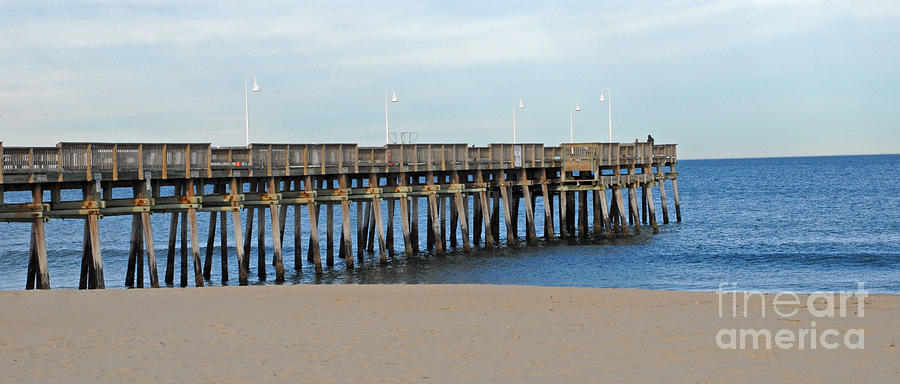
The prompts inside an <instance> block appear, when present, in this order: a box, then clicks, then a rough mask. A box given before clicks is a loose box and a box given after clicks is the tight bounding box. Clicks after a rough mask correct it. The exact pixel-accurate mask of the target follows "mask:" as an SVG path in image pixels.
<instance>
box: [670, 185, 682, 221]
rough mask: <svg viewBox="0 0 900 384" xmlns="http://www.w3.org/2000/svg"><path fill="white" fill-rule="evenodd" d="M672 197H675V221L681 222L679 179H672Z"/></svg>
mask: <svg viewBox="0 0 900 384" xmlns="http://www.w3.org/2000/svg"><path fill="white" fill-rule="evenodd" d="M672 198H674V199H675V221H676V222H678V223H680V222H681V202H680V201H679V200H678V180H676V179H672Z"/></svg>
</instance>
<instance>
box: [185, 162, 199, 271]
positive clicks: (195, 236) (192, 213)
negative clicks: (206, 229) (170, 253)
mask: <svg viewBox="0 0 900 384" xmlns="http://www.w3.org/2000/svg"><path fill="white" fill-rule="evenodd" d="M187 161H188V162H190V157H188V159H187ZM187 197H194V179H188V181H187ZM187 215H188V222H189V223H190V224H189V225H190V231H191V254H192V255H193V259H194V285H196V286H197V287H202V286H203V264H202V261H201V260H200V233H199V232H198V230H197V209H196V208H193V206H191V208H188V210H187Z"/></svg>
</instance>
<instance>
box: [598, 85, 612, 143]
mask: <svg viewBox="0 0 900 384" xmlns="http://www.w3.org/2000/svg"><path fill="white" fill-rule="evenodd" d="M603 91H606V96H604V95H603ZM600 102H601V103H602V102H607V103H609V142H610V143H612V93H611V92H610V91H609V88H601V89H600Z"/></svg>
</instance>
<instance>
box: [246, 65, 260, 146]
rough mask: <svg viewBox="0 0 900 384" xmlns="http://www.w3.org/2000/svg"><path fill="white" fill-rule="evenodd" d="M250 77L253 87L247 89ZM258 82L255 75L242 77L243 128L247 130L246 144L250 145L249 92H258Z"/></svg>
mask: <svg viewBox="0 0 900 384" xmlns="http://www.w3.org/2000/svg"><path fill="white" fill-rule="evenodd" d="M250 77H253V87H252V88H250V89H247V88H248V87H247V83H249V82H250ZM259 91H261V89H259V82H257V81H256V75H254V74H252V73H251V74H249V75H247V77H246V78H244V123H245V127H244V128H245V129H246V130H247V146H248V147H249V146H250V92H259Z"/></svg>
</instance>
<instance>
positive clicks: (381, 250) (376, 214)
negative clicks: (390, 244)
mask: <svg viewBox="0 0 900 384" xmlns="http://www.w3.org/2000/svg"><path fill="white" fill-rule="evenodd" d="M378 184H379V183H378V175H376V174H374V173H372V174H370V175H369V187H370V188H377V187H378ZM369 207H370V208H371V211H372V214H371V217H372V220H374V222H373V224H374V225H375V228H374V229H369V231H370V232H377V233H378V261H379V262H381V263H382V264H387V251H386V248H387V243H386V242H385V239H384V223H382V218H381V198H379V197H378V195H375V197H373V198H372V203H371V205H370V206H369Z"/></svg>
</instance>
